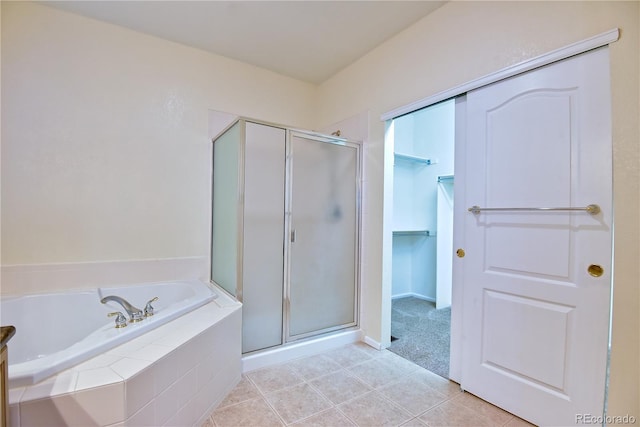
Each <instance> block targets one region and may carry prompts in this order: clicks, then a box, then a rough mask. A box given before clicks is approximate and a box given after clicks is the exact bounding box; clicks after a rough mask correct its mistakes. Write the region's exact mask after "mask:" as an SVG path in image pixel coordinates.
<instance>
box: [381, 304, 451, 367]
mask: <svg viewBox="0 0 640 427" xmlns="http://www.w3.org/2000/svg"><path fill="white" fill-rule="evenodd" d="M450 334H451V308H442V309H440V310H436V305H435V303H433V302H429V301H424V300H421V299H418V298H413V297H407V298H399V299H395V300H393V301H392V303H391V336H392V337H393V338H396V339H395V340H393V338H392V342H391V347H389V349H388V350H389V351H392V352H394V353H396V354H397V355H399V356H402V357H403V358H405V359H407V360H410V361H412V362H413V363H415V364H416V365H420V366H422V367H423V368H425V369H428V370H429V371H431V372H433V373H436V374H438V375H440V376H442V377H445V378H449V342H450V339H449V337H450Z"/></svg>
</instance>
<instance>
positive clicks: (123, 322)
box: [107, 311, 127, 328]
mask: <svg viewBox="0 0 640 427" xmlns="http://www.w3.org/2000/svg"><path fill="white" fill-rule="evenodd" d="M107 316H109V317H112V316H117V317H116V328H124V327H125V326H127V318H126V317H124V314H122V313H121V312H119V311H114V312H113V313H109V314H107Z"/></svg>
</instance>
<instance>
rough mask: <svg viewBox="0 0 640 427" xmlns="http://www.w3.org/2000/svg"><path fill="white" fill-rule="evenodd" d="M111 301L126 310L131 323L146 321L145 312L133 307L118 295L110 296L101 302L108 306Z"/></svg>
mask: <svg viewBox="0 0 640 427" xmlns="http://www.w3.org/2000/svg"><path fill="white" fill-rule="evenodd" d="M109 301H114V302H117V303H118V304H120V305H121V306H122V308H124V310H125V311H126V312H127V313H128V314H129V321H131V322H139V321H140V320H142V319H144V312H143V311H142V310H140V309H139V308H137V307H134V306H133V305H131V304H130V303H129V301H127V300H126V299H124V298H122V297H119V296H117V295H108V296H106V297H104V298H102V299H101V300H100V302H101V303H102V304H106V303H107V302H109Z"/></svg>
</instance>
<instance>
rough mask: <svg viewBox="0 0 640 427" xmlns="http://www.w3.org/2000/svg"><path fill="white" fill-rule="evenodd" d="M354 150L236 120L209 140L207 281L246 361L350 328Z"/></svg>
mask: <svg viewBox="0 0 640 427" xmlns="http://www.w3.org/2000/svg"><path fill="white" fill-rule="evenodd" d="M360 183H361V144H360V143H358V142H354V141H349V140H346V139H342V138H336V137H333V136H326V135H320V134H317V133H314V132H307V131H300V130H292V129H287V128H286V127H281V126H277V125H272V124H265V123H261V122H258V121H253V120H248V119H239V120H237V121H236V122H235V123H233V124H232V125H231V126H229V127H228V128H227V129H226V130H225V131H224V132H222V133H221V134H220V135H219V136H218V137H217V138H215V139H214V140H213V198H212V200H213V206H212V213H213V214H212V239H211V241H212V244H211V280H212V282H214V283H215V284H217V285H218V286H221V287H222V288H224V289H225V290H226V291H227V292H228V293H230V294H231V295H233V296H235V297H236V298H237V299H238V300H240V301H241V302H242V303H243V308H242V322H243V333H242V349H243V350H242V351H243V353H245V354H246V353H250V352H254V351H258V350H262V349H266V348H271V347H275V346H280V345H283V344H286V343H288V342H292V341H296V340H300V339H303V338H308V337H313V336H317V335H320V334H327V333H330V332H334V331H339V330H343V329H346V328H351V327H355V326H357V325H358V290H359V256H360V254H359V247H360V245H359V242H360V197H361V191H360Z"/></svg>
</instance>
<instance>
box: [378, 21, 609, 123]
mask: <svg viewBox="0 0 640 427" xmlns="http://www.w3.org/2000/svg"><path fill="white" fill-rule="evenodd" d="M619 38H620V30H619V29H618V28H614V29H611V30H609V31H606V32H604V33H601V34H598V35H596V36H593V37H589V38H588V39H584V40H581V41H578V42H575V43H572V44H570V45H567V46H564V47H561V48H559V49H556V50H552V51H551V52H548V53H545V54H542V55H540V56H536V57H534V58H531V59H528V60H526V61H522V62H519V63H517V64H514V65H511V66H508V67H505V68H503V69H501V70H498V71H496V72H494V73H491V74H487V75H485V76H483V77H480V78H477V79H474V80H471V81H469V82H467V83H463V84H461V85H459V86H456V87H453V88H451V89H447V90H445V91H442V92H439V93H436V94H435V95H431V96H429V97H427V98H423V99H420V100H418V101H415V102H412V103H411V104H407V105H403V106H402V107H398V108H395V109H393V110H391V111H388V112H386V113H384V114H382V116H380V120H382V121H385V120H391V119H395V118H396V117H400V116H402V115H404V114H408V113H411V112H413V111H416V110H419V109H421V108H424V107H428V106H429V105H432V104H435V103H438V102H440V101H444V100H445V99H449V98H453V97H455V96H458V95H460V94H463V93H466V92H469V91H470V90H474V89H478V88H480V87H482V86H486V85H488V84H491V83H495V82H497V81H499V80H504V79H506V78H508V77H512V76H515V75H516V74H521V73H524V72H526V71H531V70H533V69H534V68H538V67H542V66H544V65H548V64H551V63H552V62H556V61H560V60H562V59H566V58H569V57H571V56H574V55H579V54H581V53H584V52H587V51H589V50H592V49H596V48H599V47H602V46H605V45H608V44H610V43H613V42H615V41H617V40H618V39H619Z"/></svg>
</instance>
